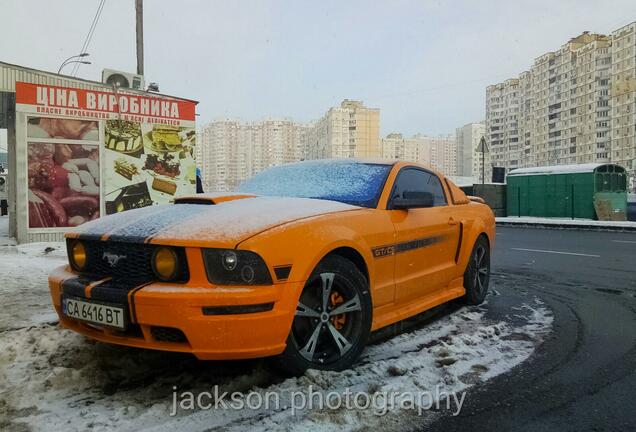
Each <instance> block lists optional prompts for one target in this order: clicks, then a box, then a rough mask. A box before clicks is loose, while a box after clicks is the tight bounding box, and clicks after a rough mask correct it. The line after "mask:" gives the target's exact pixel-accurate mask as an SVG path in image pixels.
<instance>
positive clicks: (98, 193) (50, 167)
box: [16, 82, 196, 229]
mask: <svg viewBox="0 0 636 432" xmlns="http://www.w3.org/2000/svg"><path fill="white" fill-rule="evenodd" d="M16 110H17V111H18V112H20V113H24V114H25V115H26V139H27V142H26V156H27V157H26V160H27V170H28V175H27V178H28V197H27V200H28V219H29V225H28V226H29V228H31V229H49V228H63V227H70V226H77V225H80V224H82V223H84V222H87V221H89V220H92V219H95V218H98V217H99V216H100V215H102V214H111V213H117V212H121V211H125V210H129V209H133V208H139V207H145V206H149V205H154V204H162V203H167V202H169V201H170V200H171V199H173V198H174V197H175V196H177V195H182V194H189V193H194V192H195V191H196V168H195V167H196V164H195V160H194V154H195V151H194V150H195V145H196V134H195V129H194V118H195V102H192V101H186V100H180V99H172V98H165V97H158V96H157V97H155V96H154V95H146V94H132V93H125V92H123V91H116V89H113V91H112V92H109V91H94V90H86V89H75V88H66V87H56V86H48V85H41V84H30V83H22V82H18V83H16Z"/></svg>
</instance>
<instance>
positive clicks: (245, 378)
mask: <svg viewBox="0 0 636 432" xmlns="http://www.w3.org/2000/svg"><path fill="white" fill-rule="evenodd" d="M485 311H486V309H485V308H484V307H470V308H463V309H460V310H458V311H456V312H454V313H452V314H451V315H448V316H445V317H443V318H441V319H438V320H436V321H434V322H432V323H429V324H427V325H425V326H424V327H423V328H419V329H416V330H414V331H411V332H409V333H406V334H401V335H399V336H396V337H393V338H392V339H390V340H388V341H386V342H383V343H378V344H376V345H372V346H370V347H368V348H367V349H366V350H365V352H364V354H363V357H362V359H361V361H360V362H359V363H358V364H357V365H356V366H355V367H354V368H352V369H350V370H346V371H343V372H326V371H308V372H307V373H306V374H305V375H303V376H301V377H299V378H291V379H286V380H282V381H281V379H280V378H277V377H275V376H273V375H271V374H270V373H269V372H268V371H267V370H266V369H264V368H263V366H262V364H261V363H259V362H247V364H246V363H245V362H243V363H241V362H209V363H206V362H198V361H196V360H194V359H192V358H191V357H190V356H186V355H182V354H175V353H162V352H154V351H148V350H138V349H132V348H126V347H118V346H112V345H105V344H100V343H92V342H90V341H89V340H88V339H86V338H84V337H82V336H80V335H77V334H75V333H73V332H70V331H67V330H64V329H61V328H59V327H57V326H50V325H38V326H34V327H31V328H24V329H19V330H15V331H10V332H4V333H0V365H1V368H0V394H2V395H3V398H4V402H3V404H4V405H5V408H6V412H7V413H8V418H10V419H11V421H13V422H15V423H25V425H26V426H28V427H30V428H32V429H33V430H35V431H49V430H65V431H73V430H78V431H80V430H86V429H89V428H90V429H94V430H121V431H138V430H151V431H170V432H173V431H174V430H188V431H198V430H201V431H204V430H216V429H224V430H236V431H239V430H240V431H243V430H262V431H264V430H289V431H305V430H317V431H328V430H334V429H338V430H342V431H354V430H360V429H361V428H367V427H376V428H380V429H381V430H382V429H384V428H391V429H400V428H407V427H412V426H413V425H420V426H421V425H422V423H423V422H424V421H426V419H427V418H429V419H432V416H434V415H435V414H434V413H432V412H429V413H425V416H424V417H417V415H414V414H413V412H411V411H406V410H401V409H399V408H394V409H392V410H389V412H388V413H387V414H386V415H383V416H378V415H377V414H376V413H375V412H373V411H371V410H346V409H339V410H329V409H326V408H324V409H314V410H301V411H297V412H296V413H295V414H294V415H293V414H292V412H291V410H290V409H289V408H285V402H286V401H287V402H288V403H289V402H290V400H289V398H290V397H291V395H292V394H294V393H295V392H304V393H306V392H308V389H309V386H312V388H313V390H314V391H318V392H321V393H324V394H326V393H330V392H338V393H340V394H343V393H344V392H345V391H347V389H349V391H352V392H366V393H368V394H370V395H372V394H375V393H377V392H393V391H400V392H413V393H421V392H424V391H426V392H431V391H433V389H434V388H435V387H436V386H441V388H442V389H443V391H444V392H448V393H451V392H456V393H459V392H462V391H465V390H467V389H468V388H470V387H471V386H474V385H480V384H482V383H483V382H484V381H486V380H488V379H490V378H492V377H494V376H496V375H499V374H501V373H504V372H506V371H509V370H510V369H511V368H513V367H514V366H516V365H518V364H519V363H521V362H523V361H524V360H526V359H527V358H528V357H529V356H530V355H531V354H532V352H533V350H534V349H535V347H536V346H537V345H538V344H539V343H541V341H542V340H543V338H544V337H545V335H546V334H547V333H548V332H549V331H550V329H551V326H552V316H551V314H550V312H549V311H548V310H547V309H546V308H545V307H544V305H542V304H541V303H540V302H533V303H528V304H526V305H524V306H523V307H522V308H520V309H519V310H518V311H516V312H517V313H518V315H519V316H520V317H522V319H520V320H515V322H517V323H518V324H511V323H507V322H493V321H490V320H488V319H487V318H486V317H485ZM215 385H218V386H219V391H221V392H224V391H228V392H241V393H243V394H247V393H250V392H256V393H259V394H261V395H263V394H265V392H277V393H278V394H279V395H280V399H281V402H282V404H281V408H280V409H278V410H274V411H271V410H270V411H266V410H264V409H263V410H255V411H252V410H231V409H212V410H205V411H179V412H178V413H177V416H174V417H172V416H170V415H169V414H170V411H171V410H172V398H173V386H177V388H178V392H183V391H191V392H195V393H197V392H203V391H206V392H210V391H212V388H213V386H215ZM287 406H290V405H287Z"/></svg>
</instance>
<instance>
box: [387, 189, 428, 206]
mask: <svg viewBox="0 0 636 432" xmlns="http://www.w3.org/2000/svg"><path fill="white" fill-rule="evenodd" d="M434 204H435V197H434V196H433V194H432V193H430V192H420V191H404V192H402V197H398V198H393V203H392V208H393V209H395V210H408V209H410V208H423V207H433V205H434Z"/></svg>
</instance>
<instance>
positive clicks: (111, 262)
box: [84, 241, 155, 282]
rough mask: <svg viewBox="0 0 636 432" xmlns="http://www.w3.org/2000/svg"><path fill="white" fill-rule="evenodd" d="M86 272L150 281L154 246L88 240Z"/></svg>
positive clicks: (101, 275)
mask: <svg viewBox="0 0 636 432" xmlns="http://www.w3.org/2000/svg"><path fill="white" fill-rule="evenodd" d="M84 244H85V246H86V253H87V255H88V256H87V258H88V259H87V262H86V272H87V273H90V274H92V275H95V276H100V277H108V276H110V277H112V278H114V279H126V280H134V281H141V282H145V281H150V280H153V279H155V276H154V273H153V271H152V253H153V251H154V249H153V247H152V246H150V245H146V244H135V243H117V242H108V241H87V242H84Z"/></svg>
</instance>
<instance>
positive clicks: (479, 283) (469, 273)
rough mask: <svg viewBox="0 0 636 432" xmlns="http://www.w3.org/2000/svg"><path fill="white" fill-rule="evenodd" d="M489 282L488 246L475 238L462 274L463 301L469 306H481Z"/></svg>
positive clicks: (486, 241)
mask: <svg viewBox="0 0 636 432" xmlns="http://www.w3.org/2000/svg"><path fill="white" fill-rule="evenodd" d="M489 282H490V245H489V244H488V240H486V238H485V237H484V236H483V235H481V236H479V237H478V238H477V241H476V242H475V245H474V246H473V250H472V252H471V253H470V258H469V259H468V266H467V267H466V272H465V273H464V288H465V289H466V295H465V296H464V301H465V303H466V304H469V305H478V304H481V303H482V302H483V301H484V299H485V298H486V294H488V284H489Z"/></svg>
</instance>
